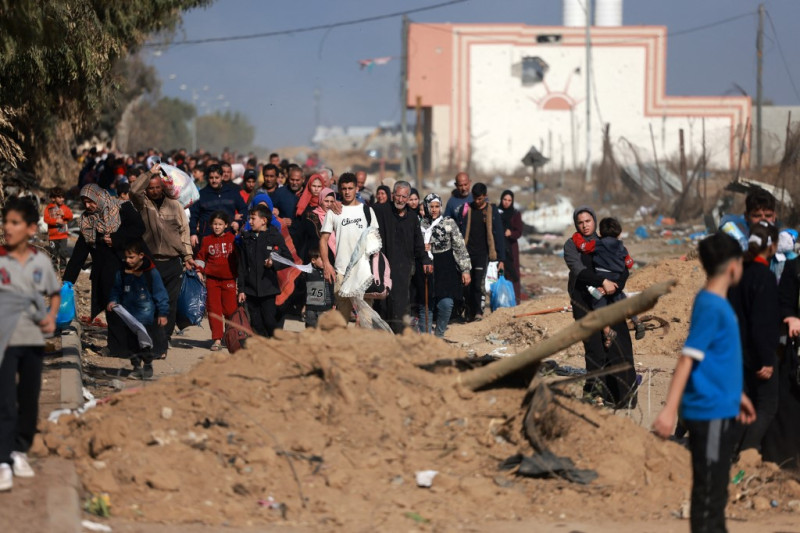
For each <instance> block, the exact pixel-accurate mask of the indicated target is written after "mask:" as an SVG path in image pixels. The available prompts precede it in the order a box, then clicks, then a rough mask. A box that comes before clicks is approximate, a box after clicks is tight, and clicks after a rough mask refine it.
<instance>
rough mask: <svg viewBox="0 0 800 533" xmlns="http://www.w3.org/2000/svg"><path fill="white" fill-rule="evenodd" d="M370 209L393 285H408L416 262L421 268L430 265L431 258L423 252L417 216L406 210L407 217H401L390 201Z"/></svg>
mask: <svg viewBox="0 0 800 533" xmlns="http://www.w3.org/2000/svg"><path fill="white" fill-rule="evenodd" d="M367 209H369V208H367ZM372 209H373V211H375V217H376V219H377V221H378V231H379V233H380V235H381V243H382V251H383V253H384V255H385V256H386V259H387V260H388V261H389V266H390V267H391V269H392V283H394V282H395V280H398V281H399V280H402V279H406V280H407V281H406V283H408V278H407V276H408V275H410V274H411V272H412V270H413V269H414V262H415V260H416V261H419V262H420V263H422V264H423V265H430V264H431V259H430V257H428V254H427V253H425V242H424V241H423V240H422V232H421V231H420V229H419V216H417V214H416V213H414V212H412V211H411V210H409V209H406V215H405V216H403V217H401V216H400V215H398V214H397V209H395V207H394V204H393V203H391V202H387V203H385V204H379V205H376V206H374V207H373V208H372ZM395 273H397V275H395Z"/></svg>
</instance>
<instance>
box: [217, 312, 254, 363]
mask: <svg viewBox="0 0 800 533" xmlns="http://www.w3.org/2000/svg"><path fill="white" fill-rule="evenodd" d="M225 319H226V320H228V321H229V322H232V324H225V334H224V335H223V338H224V340H225V346H227V347H228V352H230V353H236V352H237V351H238V350H239V349H240V348H241V347H242V343H243V342H244V340H245V339H247V338H248V337H250V336H251V331H252V329H250V320H248V318H247V311H245V310H244V307H242V306H241V305H240V306H239V307H237V308H236V311H234V312H233V313H231V314H230V315H229V316H227V317H225ZM234 324H235V325H234ZM237 326H238V327H237Z"/></svg>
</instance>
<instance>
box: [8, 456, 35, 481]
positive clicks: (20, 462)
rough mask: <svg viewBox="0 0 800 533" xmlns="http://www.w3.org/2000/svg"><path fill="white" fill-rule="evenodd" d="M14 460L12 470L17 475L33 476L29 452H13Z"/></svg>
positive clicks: (12, 457)
mask: <svg viewBox="0 0 800 533" xmlns="http://www.w3.org/2000/svg"><path fill="white" fill-rule="evenodd" d="M11 460H12V461H13V465H12V470H13V471H14V475H15V476H17V477H33V476H34V473H33V468H31V465H30V463H29V462H28V454H26V453H22V452H11Z"/></svg>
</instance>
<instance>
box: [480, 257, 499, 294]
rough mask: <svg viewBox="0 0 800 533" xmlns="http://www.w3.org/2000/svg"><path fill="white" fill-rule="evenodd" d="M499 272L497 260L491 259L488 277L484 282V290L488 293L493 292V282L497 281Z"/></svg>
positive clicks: (487, 268)
mask: <svg viewBox="0 0 800 533" xmlns="http://www.w3.org/2000/svg"><path fill="white" fill-rule="evenodd" d="M498 274H499V272H498V271H497V261H490V262H489V266H487V267H486V279H485V280H484V282H483V291H484V292H486V293H489V292H491V290H492V283H494V282H495V281H497V278H498Z"/></svg>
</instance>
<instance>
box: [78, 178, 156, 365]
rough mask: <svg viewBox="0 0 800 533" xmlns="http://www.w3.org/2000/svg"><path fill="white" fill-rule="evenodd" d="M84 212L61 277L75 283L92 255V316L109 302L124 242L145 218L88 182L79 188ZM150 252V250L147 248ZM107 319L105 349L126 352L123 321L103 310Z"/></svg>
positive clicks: (137, 232) (133, 236) (140, 230)
mask: <svg viewBox="0 0 800 533" xmlns="http://www.w3.org/2000/svg"><path fill="white" fill-rule="evenodd" d="M81 201H82V202H83V207H84V212H83V214H82V215H81V220H80V235H79V236H78V241H77V242H76V243H75V248H74V249H73V251H72V256H71V257H70V258H69V263H67V268H66V270H65V271H64V281H69V282H70V283H75V281H76V280H77V279H78V274H80V271H81V269H82V268H83V265H84V263H85V262H86V259H88V257H89V256H90V255H91V256H92V272H91V274H89V279H90V280H91V283H92V298H91V302H92V307H91V316H90V320H93V319H94V318H95V317H96V316H97V315H98V314H100V312H101V311H103V310H104V309H105V308H106V306H107V305H108V299H109V297H110V295H111V287H112V286H113V285H114V277H115V276H116V274H117V272H118V271H119V269H120V268H122V265H123V259H124V256H125V252H124V248H125V245H126V244H127V243H128V242H129V241H131V240H134V239H141V238H142V235H144V222H142V217H141V216H140V215H139V213H138V211H136V208H135V207H133V205H131V204H130V202H125V203H123V204H122V205H120V204H119V203H118V202H117V199H116V198H114V197H112V196H111V195H110V194H108V191H106V190H105V189H103V188H101V187H100V186H99V185H96V184H94V183H90V184H89V185H84V187H83V188H82V189H81ZM146 254H147V255H150V253H149V251H148V252H146ZM106 321H107V322H108V323H109V325H110V327H109V331H108V351H109V353H110V354H111V355H115V356H125V355H128V354H127V353H126V352H127V351H128V348H127V342H126V341H125V336H124V335H122V334H120V335H118V334H117V332H121V333H124V332H125V329H124V328H125V325H124V324H123V323H122V321H121V320H120V318H119V317H118V316H117V315H116V313H108V314H106Z"/></svg>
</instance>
